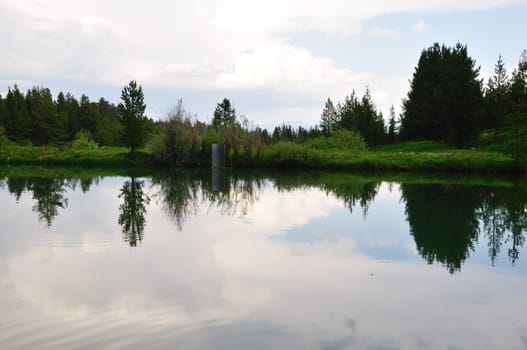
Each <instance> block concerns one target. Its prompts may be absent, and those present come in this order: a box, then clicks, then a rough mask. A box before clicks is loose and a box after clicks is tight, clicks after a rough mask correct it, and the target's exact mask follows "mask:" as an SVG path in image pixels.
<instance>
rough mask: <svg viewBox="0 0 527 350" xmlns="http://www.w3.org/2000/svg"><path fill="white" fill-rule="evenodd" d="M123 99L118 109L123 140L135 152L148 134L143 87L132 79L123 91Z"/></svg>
mask: <svg viewBox="0 0 527 350" xmlns="http://www.w3.org/2000/svg"><path fill="white" fill-rule="evenodd" d="M121 100H122V103H120V104H119V106H118V110H119V115H120V118H121V124H122V127H123V142H124V144H125V145H126V146H127V147H129V148H130V152H132V153H134V152H135V150H136V149H137V148H138V147H141V146H143V144H144V142H145V136H146V135H145V134H146V133H145V122H146V116H145V115H144V113H145V109H146V105H145V103H144V95H143V89H142V88H141V86H140V85H139V86H138V85H137V82H136V81H135V80H132V81H130V83H129V84H128V85H127V86H125V87H124V88H123V90H122V91H121Z"/></svg>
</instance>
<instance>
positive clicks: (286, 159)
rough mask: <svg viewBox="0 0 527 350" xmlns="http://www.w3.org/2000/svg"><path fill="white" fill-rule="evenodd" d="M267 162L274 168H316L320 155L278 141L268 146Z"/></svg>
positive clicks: (293, 144)
mask: <svg viewBox="0 0 527 350" xmlns="http://www.w3.org/2000/svg"><path fill="white" fill-rule="evenodd" d="M266 158H267V161H268V162H269V163H270V164H272V165H275V166H283V167H289V166H317V165H319V164H320V161H321V155H320V153H319V152H318V151H317V150H315V149H312V148H309V147H305V146H302V145H299V144H297V143H293V142H290V141H280V142H278V143H275V144H274V145H272V146H270V147H269V148H268V149H267V152H266Z"/></svg>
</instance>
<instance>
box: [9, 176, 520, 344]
mask: <svg viewBox="0 0 527 350" xmlns="http://www.w3.org/2000/svg"><path fill="white" fill-rule="evenodd" d="M0 227H1V229H0V315H1V316H0V349H4V350H6V349H233V350H238V349H328V350H329V349H334V350H337V349H526V348H527V311H526V310H527V251H526V249H525V247H524V246H525V236H526V234H527V186H526V184H525V183H524V182H523V183H522V182H521V181H518V180H516V181H515V180H497V179H488V178H453V177H450V178H437V177H427V178H419V177H411V176H408V175H404V176H392V177H390V176H360V175H352V174H329V173H311V172H310V173H294V174H284V173H268V174H265V173H264V174H250V173H237V172H233V171H227V172H215V173H212V171H210V170H208V171H192V172H178V173H172V174H149V173H138V172H135V173H134V172H130V173H127V172H122V173H120V174H111V173H109V174H108V171H107V170H106V171H102V172H99V173H97V172H88V171H72V170H62V171H61V170H50V169H38V168H8V169H2V170H0Z"/></svg>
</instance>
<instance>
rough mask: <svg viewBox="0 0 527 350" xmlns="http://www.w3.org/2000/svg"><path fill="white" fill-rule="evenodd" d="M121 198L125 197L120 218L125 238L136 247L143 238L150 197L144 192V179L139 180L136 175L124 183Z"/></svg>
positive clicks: (120, 207) (120, 210)
mask: <svg viewBox="0 0 527 350" xmlns="http://www.w3.org/2000/svg"><path fill="white" fill-rule="evenodd" d="M119 198H122V199H123V203H122V204H121V205H120V206H119V220H118V222H119V225H121V229H122V232H123V238H124V241H125V242H128V244H130V246H131V247H135V246H137V242H141V241H142V240H143V233H144V229H145V224H146V220H145V214H146V205H147V204H148V203H149V202H150V198H149V197H148V196H147V195H146V194H145V193H144V192H143V181H137V180H136V179H135V178H134V177H132V178H131V179H130V181H126V182H125V183H124V184H123V187H121V194H120V195H119Z"/></svg>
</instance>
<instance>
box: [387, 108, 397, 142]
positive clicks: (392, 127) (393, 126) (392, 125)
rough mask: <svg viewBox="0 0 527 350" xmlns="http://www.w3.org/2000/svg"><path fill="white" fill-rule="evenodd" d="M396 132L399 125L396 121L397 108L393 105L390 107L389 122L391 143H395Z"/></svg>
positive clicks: (389, 139)
mask: <svg viewBox="0 0 527 350" xmlns="http://www.w3.org/2000/svg"><path fill="white" fill-rule="evenodd" d="M396 132H397V126H396V122H395V109H394V108H393V105H392V107H391V108H390V121H389V122H388V142H389V143H395V139H396V136H397V135H396Z"/></svg>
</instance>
